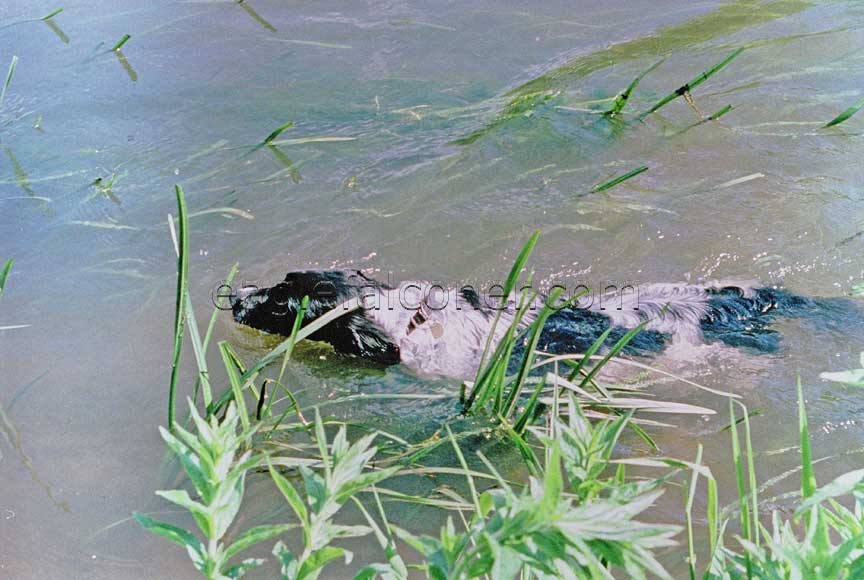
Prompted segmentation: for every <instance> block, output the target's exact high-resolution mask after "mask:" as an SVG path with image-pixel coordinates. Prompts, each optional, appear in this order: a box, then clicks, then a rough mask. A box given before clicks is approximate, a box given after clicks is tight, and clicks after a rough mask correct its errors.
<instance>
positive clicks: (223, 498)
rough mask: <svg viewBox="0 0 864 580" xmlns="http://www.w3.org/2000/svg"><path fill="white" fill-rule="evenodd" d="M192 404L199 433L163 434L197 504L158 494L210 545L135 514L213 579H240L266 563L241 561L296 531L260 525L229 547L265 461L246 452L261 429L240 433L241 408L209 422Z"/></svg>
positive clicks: (182, 493)
mask: <svg viewBox="0 0 864 580" xmlns="http://www.w3.org/2000/svg"><path fill="white" fill-rule="evenodd" d="M189 403H190V410H191V415H192V420H193V422H194V425H195V433H194V434H193V433H192V432H190V431H186V430H185V429H183V428H182V427H180V426H179V425H175V426H174V430H173V434H172V433H171V432H169V431H168V430H167V429H163V428H160V429H159V431H160V433H161V434H162V438H163V439H164V440H165V443H166V444H167V445H168V447H169V449H171V451H172V452H173V453H174V454H175V455H176V456H177V458H178V460H179V461H180V464H181V465H182V466H183V470H184V471H185V472H186V475H187V476H188V477H189V481H190V482H191V483H192V485H193V487H194V488H195V492H196V494H197V500H196V499H193V498H192V497H191V496H190V495H189V492H187V491H186V490H183V489H175V490H169V491H157V492H156V494H157V495H159V496H160V497H162V498H164V499H166V500H168V501H170V502H172V503H174V504H177V505H178V506H180V507H181V508H183V509H185V510H187V511H188V512H189V513H190V514H191V515H192V517H193V518H194V519H195V523H196V524H197V526H198V529H199V530H200V532H201V535H202V536H203V537H204V540H203V541H202V540H201V539H199V538H198V537H196V536H195V535H194V534H193V533H192V532H190V531H188V530H185V529H183V528H180V527H177V526H174V525H171V524H168V523H166V522H162V521H158V520H155V519H153V518H151V517H149V516H147V515H144V514H141V513H137V512H136V513H134V514H133V515H134V516H135V519H136V520H138V523H139V524H141V526H142V527H144V529H146V530H147V531H149V532H151V533H153V534H156V535H158V536H161V537H163V538H165V539H167V540H170V541H171V542H174V543H175V544H177V545H179V546H181V547H183V548H185V549H186V552H187V553H188V554H189V558H190V559H191V560H192V564H193V565H194V566H195V568H196V569H197V570H198V571H199V572H201V574H202V575H204V577H205V578H208V580H222V579H227V578H240V577H241V576H243V575H244V574H245V573H246V572H247V571H249V570H250V569H252V568H254V567H256V566H260V565H261V564H262V563H263V560H261V559H257V558H247V559H244V560H242V561H240V562H238V563H235V564H232V560H233V559H234V558H235V557H236V556H238V555H240V553H242V552H244V551H245V550H247V549H248V548H251V547H252V546H254V545H256V544H259V543H261V542H264V541H266V540H269V539H272V538H275V537H276V536H278V535H280V534H282V533H283V532H285V531H287V530H289V529H291V528H292V527H294V526H293V525H291V524H276V525H262V526H255V527H253V528H249V529H248V530H245V531H244V532H242V533H240V534H239V535H238V536H237V537H236V538H235V539H234V541H233V542H231V543H226V542H225V536H226V534H227V533H228V530H229V528H230V527H231V524H232V523H233V522H234V518H235V517H236V516H237V512H238V511H239V510H240V505H241V503H242V501H243V492H244V490H245V485H246V475H247V473H248V472H249V470H251V469H252V468H253V467H255V466H257V465H259V464H260V462H261V457H260V456H253V455H252V452H251V451H245V452H243V451H242V449H243V448H244V447H247V446H248V442H249V440H250V438H251V437H252V434H253V433H254V431H255V428H254V427H253V428H250V429H245V430H243V431H241V432H238V431H237V426H238V420H239V414H238V412H237V407H236V406H235V405H229V406H228V408H227V410H226V413H225V418H224V419H223V420H222V421H219V420H218V419H217V418H216V417H210V419H209V420H205V419H203V418H202V417H201V416H200V415H199V414H198V411H197V410H196V409H195V407H194V405H192V404H191V401H189ZM238 453H239V456H238Z"/></svg>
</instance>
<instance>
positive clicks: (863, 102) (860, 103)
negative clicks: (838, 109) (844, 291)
mask: <svg viewBox="0 0 864 580" xmlns="http://www.w3.org/2000/svg"><path fill="white" fill-rule="evenodd" d="M2 102H3V101H2V99H0V103H2ZM862 108H864V97H861V98H860V99H858V100H857V101H855V104H854V105H852V106H851V107H849V108H848V109H846V110H845V111H843V112H842V113H840V114H839V115H837V116H836V117H834V118H833V119H831V120H830V121H828V122H827V123H825V126H824V127H823V128H824V129H827V128H828V127H833V126H834V125H839V124H840V123H842V122H844V121H846V120H848V119H849V117H851V116H852V115H854V114H855V113H857V112H858V111H860V110H861V109H862Z"/></svg>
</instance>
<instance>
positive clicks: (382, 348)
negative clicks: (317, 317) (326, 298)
mask: <svg viewBox="0 0 864 580" xmlns="http://www.w3.org/2000/svg"><path fill="white" fill-rule="evenodd" d="M309 338H310V339H312V340H323V341H325V342H329V343H330V344H331V345H333V348H334V349H335V350H336V352H338V353H341V354H348V355H353V356H357V357H360V358H362V359H365V360H369V361H373V362H376V363H378V364H383V365H395V364H399V362H400V361H401V358H400V354H399V345H397V344H396V343H395V342H393V340H392V339H391V338H390V337H389V336H388V335H387V333H385V332H384V331H383V330H382V329H381V328H379V327H378V326H377V325H376V324H375V323H374V322H372V321H371V320H369V319H368V318H366V317H365V316H363V315H362V314H358V313H356V312H355V313H351V314H348V315H345V316H342V317H340V318H337V319H336V320H334V321H333V322H331V323H330V324H328V325H327V326H325V327H324V328H322V329H321V330H319V331H318V332H316V333H314V334H313V335H312V336H310V337H309Z"/></svg>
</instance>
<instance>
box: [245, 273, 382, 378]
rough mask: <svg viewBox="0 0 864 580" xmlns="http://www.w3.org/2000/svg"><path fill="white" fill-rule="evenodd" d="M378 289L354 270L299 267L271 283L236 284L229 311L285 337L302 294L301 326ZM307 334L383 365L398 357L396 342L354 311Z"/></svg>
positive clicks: (259, 328) (373, 283)
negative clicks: (261, 285)
mask: <svg viewBox="0 0 864 580" xmlns="http://www.w3.org/2000/svg"><path fill="white" fill-rule="evenodd" d="M378 288H386V286H384V285H382V284H381V283H379V282H377V281H375V280H372V279H371V278H368V277H366V276H365V275H364V274H363V273H362V272H359V271H357V270H302V271H297V272H289V273H288V275H287V276H285V280H284V281H282V282H280V283H279V284H276V285H275V286H270V287H268V288H258V287H255V286H249V287H246V288H241V289H240V290H238V291H237V293H236V296H235V298H234V300H233V302H232V303H231V310H232V313H233V315H234V320H236V321H237V322H239V323H241V324H245V325H246V326H251V327H252V328H257V329H258V330H263V331H264V332H269V333H272V334H281V335H283V336H289V335H290V334H291V330H292V329H293V327H294V322H295V320H296V319H297V316H298V314H299V313H300V305H301V304H302V302H303V298H304V297H306V296H308V297H309V305H308V307H307V308H306V313H305V316H304V317H303V325H304V326H305V325H307V324H309V323H310V322H312V321H313V320H315V319H316V318H319V317H320V316H322V315H324V314H326V313H327V312H329V311H330V310H332V309H334V308H336V307H337V306H339V305H341V304H342V303H344V302H346V301H347V300H350V299H352V298H353V299H357V300H361V302H362V301H363V300H364V298H369V297H370V296H371V295H373V294H374V293H375V292H376V291H377V289H378ZM309 338H310V339H312V340H320V341H325V342H329V343H330V344H332V345H333V347H334V348H335V349H336V350H337V351H338V352H341V353H344V354H352V355H356V356H360V357H363V358H368V359H374V360H377V361H379V362H382V363H385V364H394V363H397V362H399V349H398V347H397V346H396V345H395V344H394V343H393V341H392V340H391V339H390V337H388V336H387V335H386V334H385V333H384V332H383V331H382V330H381V329H380V328H378V327H377V326H375V324H374V323H372V322H371V321H370V320H369V319H368V318H367V317H366V316H364V315H363V313H362V312H359V311H355V312H351V313H348V314H346V315H344V316H340V317H339V318H337V319H336V320H334V321H333V322H331V323H330V324H328V325H326V326H324V327H323V328H321V329H320V330H318V331H316V332H315V333H313V334H312V335H311V336H310V337H309Z"/></svg>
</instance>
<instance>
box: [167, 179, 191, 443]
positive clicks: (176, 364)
mask: <svg viewBox="0 0 864 580" xmlns="http://www.w3.org/2000/svg"><path fill="white" fill-rule="evenodd" d="M174 192H175V194H176V195H177V224H178V230H179V231H178V244H177V297H176V302H175V305H174V354H173V357H172V361H171V382H170V383H169V386H168V429H169V430H171V431H173V430H174V423H175V408H176V398H177V377H178V375H179V372H180V351H181V350H182V349H183V332H184V323H185V319H186V316H185V314H186V313H185V312H184V310H185V308H186V298H185V297H186V295H187V294H188V292H189V231H188V218H187V216H186V199H185V198H184V195H183V188H182V187H180V186H179V185H175V186H174Z"/></svg>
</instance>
